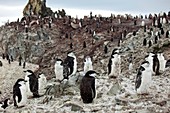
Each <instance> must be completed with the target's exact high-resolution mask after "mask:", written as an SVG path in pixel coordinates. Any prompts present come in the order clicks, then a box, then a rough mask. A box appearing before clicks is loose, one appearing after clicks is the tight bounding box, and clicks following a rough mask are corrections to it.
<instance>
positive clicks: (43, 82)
mask: <svg viewBox="0 0 170 113" xmlns="http://www.w3.org/2000/svg"><path fill="white" fill-rule="evenodd" d="M46 86H47V79H46V78H45V77H43V78H40V79H38V91H39V94H40V95H43V94H44V93H45V91H46V90H45V88H46Z"/></svg>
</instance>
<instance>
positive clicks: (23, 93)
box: [16, 86, 27, 106]
mask: <svg viewBox="0 0 170 113" xmlns="http://www.w3.org/2000/svg"><path fill="white" fill-rule="evenodd" d="M19 88H20V92H21V101H20V102H19V103H18V97H17V96H16V100H17V105H18V106H25V105H26V103H27V90H26V86H20V87H19Z"/></svg>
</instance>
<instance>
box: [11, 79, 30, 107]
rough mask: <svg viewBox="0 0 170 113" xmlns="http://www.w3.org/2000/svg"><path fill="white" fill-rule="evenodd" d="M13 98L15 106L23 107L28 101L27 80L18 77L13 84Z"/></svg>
mask: <svg viewBox="0 0 170 113" xmlns="http://www.w3.org/2000/svg"><path fill="white" fill-rule="evenodd" d="M13 100H14V106H15V107H23V106H25V105H26V102H27V89H26V81H25V80H24V79H18V80H17V81H16V83H15V85H14V86H13Z"/></svg>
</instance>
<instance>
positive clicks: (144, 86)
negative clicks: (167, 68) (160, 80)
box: [137, 70, 152, 94]
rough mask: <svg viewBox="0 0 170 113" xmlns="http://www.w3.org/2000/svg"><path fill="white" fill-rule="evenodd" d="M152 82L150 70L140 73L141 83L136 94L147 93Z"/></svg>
mask: <svg viewBox="0 0 170 113" xmlns="http://www.w3.org/2000/svg"><path fill="white" fill-rule="evenodd" d="M151 82H152V73H151V71H150V70H146V71H143V72H142V81H141V85H140V87H139V88H138V89H137V93H138V94H143V93H148V89H149V87H150V84H151Z"/></svg>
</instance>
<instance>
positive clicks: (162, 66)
mask: <svg viewBox="0 0 170 113" xmlns="http://www.w3.org/2000/svg"><path fill="white" fill-rule="evenodd" d="M158 60H159V64H160V68H159V70H160V71H165V66H166V60H165V57H164V56H163V53H158Z"/></svg>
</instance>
